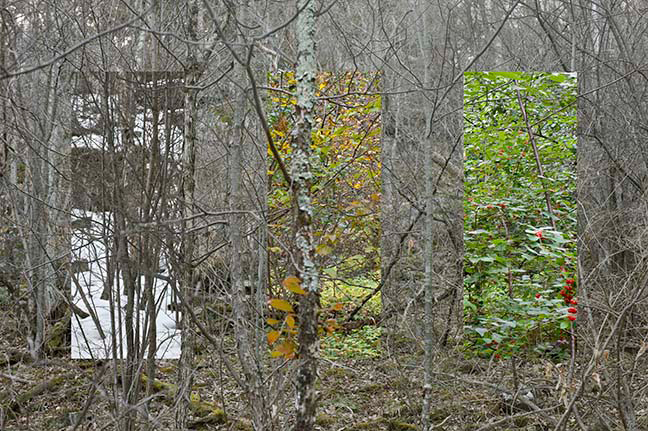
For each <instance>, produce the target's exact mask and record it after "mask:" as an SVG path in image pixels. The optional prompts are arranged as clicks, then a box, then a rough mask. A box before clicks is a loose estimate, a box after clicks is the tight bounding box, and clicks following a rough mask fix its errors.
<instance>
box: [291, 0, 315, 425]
mask: <svg viewBox="0 0 648 431" xmlns="http://www.w3.org/2000/svg"><path fill="white" fill-rule="evenodd" d="M297 8H298V9H299V10H301V13H300V14H299V16H298V17H297V40H298V57H297V76H296V78H297V105H296V117H297V119H296V125H295V126H296V127H295V131H294V132H293V150H292V151H293V152H292V163H291V176H292V180H293V187H292V188H293V211H294V213H293V214H294V215H293V217H294V218H293V223H294V227H295V247H296V250H295V257H296V262H297V268H296V273H297V277H298V278H299V279H300V280H301V283H302V288H303V289H304V290H305V291H306V294H305V295H301V298H300V303H299V351H298V354H299V365H298V367H299V368H298V370H297V396H296V401H295V405H296V408H297V412H296V420H295V427H294V430H295V431H310V430H312V429H313V424H314V423H315V410H316V404H317V397H316V394H315V379H316V377H317V354H318V350H319V340H318V335H317V308H318V304H319V274H318V269H317V266H316V264H315V260H314V251H315V244H314V241H313V235H312V222H313V220H312V218H313V204H312V196H311V191H310V187H311V180H312V178H313V173H312V172H311V163H310V157H311V131H312V129H313V123H314V121H313V109H314V106H315V78H316V72H317V70H316V69H317V63H316V60H315V39H314V34H315V2H314V1H310V0H298V1H297Z"/></svg>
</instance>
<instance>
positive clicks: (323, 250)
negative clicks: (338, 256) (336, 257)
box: [315, 244, 333, 256]
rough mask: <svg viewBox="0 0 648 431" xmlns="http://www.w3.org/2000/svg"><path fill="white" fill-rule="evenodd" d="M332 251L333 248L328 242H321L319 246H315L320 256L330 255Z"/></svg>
mask: <svg viewBox="0 0 648 431" xmlns="http://www.w3.org/2000/svg"><path fill="white" fill-rule="evenodd" d="M332 251H333V248H332V247H331V246H330V245H327V244H319V245H318V246H317V247H315V253H317V254H319V255H320V256H328V255H329V254H331V252H332Z"/></svg>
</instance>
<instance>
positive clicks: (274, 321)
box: [267, 317, 279, 325]
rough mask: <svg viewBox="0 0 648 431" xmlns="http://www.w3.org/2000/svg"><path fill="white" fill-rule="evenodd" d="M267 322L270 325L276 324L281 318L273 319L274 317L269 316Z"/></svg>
mask: <svg viewBox="0 0 648 431" xmlns="http://www.w3.org/2000/svg"><path fill="white" fill-rule="evenodd" d="M267 322H268V324H269V325H276V324H277V323H279V319H273V318H272V317H269V318H268V320H267Z"/></svg>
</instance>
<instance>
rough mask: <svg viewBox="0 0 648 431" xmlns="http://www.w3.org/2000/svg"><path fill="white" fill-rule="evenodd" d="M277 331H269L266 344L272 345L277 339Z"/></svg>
mask: <svg viewBox="0 0 648 431" xmlns="http://www.w3.org/2000/svg"><path fill="white" fill-rule="evenodd" d="M279 335H281V334H280V333H279V331H270V332H268V344H270V345H272V344H273V343H274V342H275V341H277V340H278V339H279Z"/></svg>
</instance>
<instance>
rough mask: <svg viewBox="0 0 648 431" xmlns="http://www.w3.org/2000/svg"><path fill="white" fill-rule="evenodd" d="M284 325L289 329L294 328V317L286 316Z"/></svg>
mask: <svg viewBox="0 0 648 431" xmlns="http://www.w3.org/2000/svg"><path fill="white" fill-rule="evenodd" d="M286 324H287V325H288V327H289V328H294V327H295V317H294V316H293V315H292V314H289V315H288V316H286Z"/></svg>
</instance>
